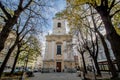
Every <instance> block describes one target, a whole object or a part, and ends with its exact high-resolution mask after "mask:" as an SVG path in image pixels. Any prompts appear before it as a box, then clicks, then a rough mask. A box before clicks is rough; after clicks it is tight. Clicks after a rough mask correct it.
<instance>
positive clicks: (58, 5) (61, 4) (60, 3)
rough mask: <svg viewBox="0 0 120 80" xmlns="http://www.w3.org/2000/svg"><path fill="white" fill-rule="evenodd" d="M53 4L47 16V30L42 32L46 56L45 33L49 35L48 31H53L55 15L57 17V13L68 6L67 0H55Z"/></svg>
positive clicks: (41, 38)
mask: <svg viewBox="0 0 120 80" xmlns="http://www.w3.org/2000/svg"><path fill="white" fill-rule="evenodd" d="M51 4H52V5H53V7H52V8H51V9H50V13H49V14H47V15H46V16H47V18H48V21H47V22H48V25H47V27H46V30H45V32H44V33H43V34H42V37H41V35H39V36H40V40H41V41H42V43H43V49H42V50H43V51H42V54H43V56H44V53H45V35H47V34H48V33H49V34H50V33H52V28H53V20H52V19H53V17H55V14H56V13H57V12H61V11H62V10H64V9H65V7H66V1H65V0H53V3H51Z"/></svg>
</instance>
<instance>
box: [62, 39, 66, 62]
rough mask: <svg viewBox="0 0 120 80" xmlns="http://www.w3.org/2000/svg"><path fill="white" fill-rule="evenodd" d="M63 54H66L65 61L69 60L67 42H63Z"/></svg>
mask: <svg viewBox="0 0 120 80" xmlns="http://www.w3.org/2000/svg"><path fill="white" fill-rule="evenodd" d="M63 48H64V50H63V53H64V59H65V60H66V59H67V46H66V41H63Z"/></svg>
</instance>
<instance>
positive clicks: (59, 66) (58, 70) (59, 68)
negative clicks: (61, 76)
mask: <svg viewBox="0 0 120 80" xmlns="http://www.w3.org/2000/svg"><path fill="white" fill-rule="evenodd" d="M56 71H57V72H61V62H57V63H56Z"/></svg>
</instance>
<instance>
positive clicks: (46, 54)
mask: <svg viewBox="0 0 120 80" xmlns="http://www.w3.org/2000/svg"><path fill="white" fill-rule="evenodd" d="M47 59H48V41H46V48H45V56H44V60H47Z"/></svg>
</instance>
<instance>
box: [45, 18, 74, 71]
mask: <svg viewBox="0 0 120 80" xmlns="http://www.w3.org/2000/svg"><path fill="white" fill-rule="evenodd" d="M53 21H54V25H53V33H52V34H51V35H47V36H46V49H45V57H44V62H43V67H44V68H54V69H55V70H56V69H57V62H61V71H64V69H65V66H67V67H68V68H70V66H72V67H75V66H74V65H75V61H74V56H73V54H72V47H70V45H71V44H72V36H71V35H69V34H66V27H65V25H66V24H65V20H62V19H58V18H56V19H53ZM58 23H61V27H60V28H59V27H57V24H58ZM57 45H61V55H58V54H57Z"/></svg>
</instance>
